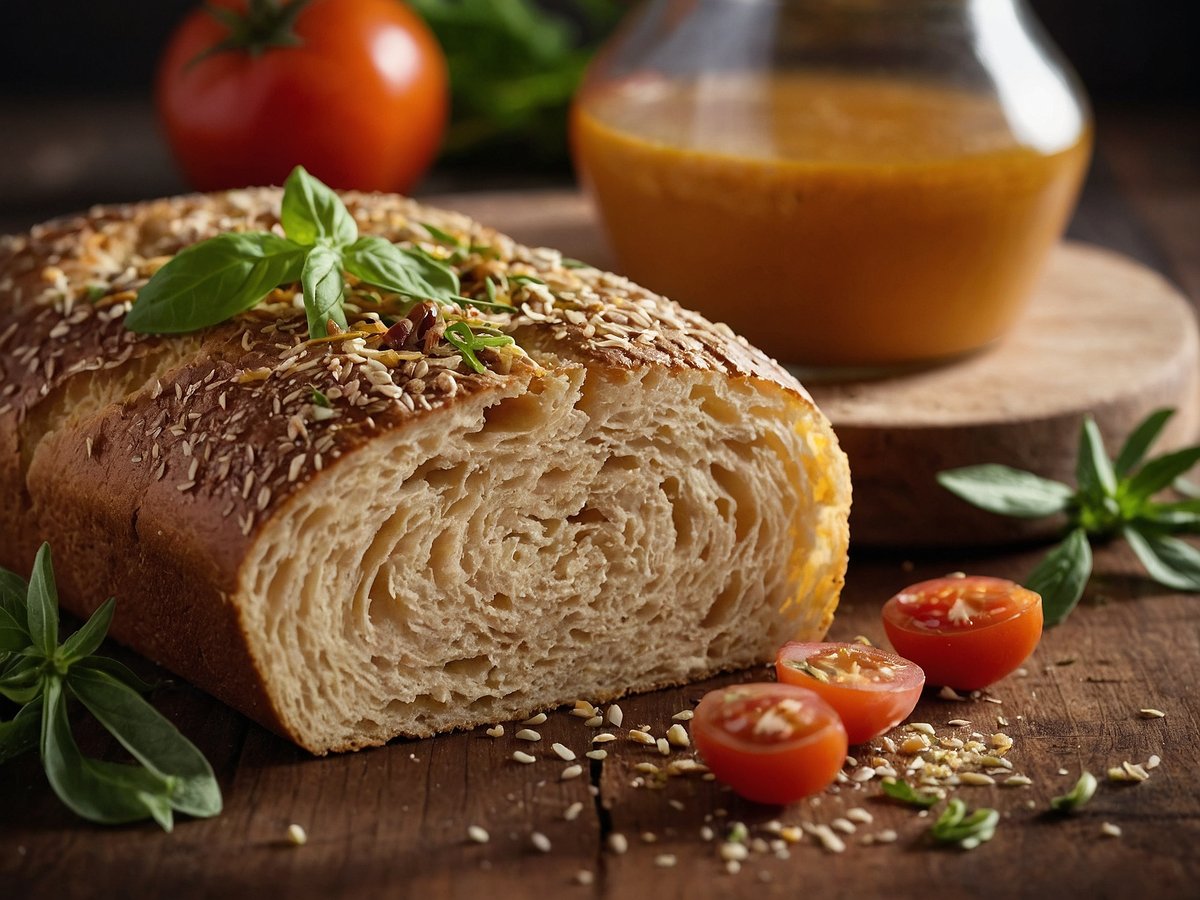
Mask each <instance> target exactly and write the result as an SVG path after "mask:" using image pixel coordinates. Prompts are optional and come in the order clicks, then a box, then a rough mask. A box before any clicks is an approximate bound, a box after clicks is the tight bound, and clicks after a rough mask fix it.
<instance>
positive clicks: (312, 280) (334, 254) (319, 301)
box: [300, 247, 346, 338]
mask: <svg viewBox="0 0 1200 900" xmlns="http://www.w3.org/2000/svg"><path fill="white" fill-rule="evenodd" d="M300 283H301V285H303V288H304V311H305V312H306V313H307V314H308V334H309V337H314V338H323V337H325V336H327V335H328V334H329V322H330V320H331V319H332V320H333V322H334V323H336V324H337V325H338V327H339V328H342V329H345V327H346V311H345V310H344V309H342V298H343V297H344V296H345V292H346V279H345V278H343V277H342V256H341V254H340V253H338V251H336V250H331V249H329V248H328V247H313V248H312V249H311V250H310V251H308V256H307V257H306V258H305V260H304V271H303V272H302V273H301V274H300Z"/></svg>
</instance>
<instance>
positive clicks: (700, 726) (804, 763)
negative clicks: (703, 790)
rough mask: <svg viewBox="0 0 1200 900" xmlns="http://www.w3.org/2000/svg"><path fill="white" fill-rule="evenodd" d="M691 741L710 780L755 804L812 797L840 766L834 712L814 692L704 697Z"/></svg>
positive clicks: (841, 732) (742, 687) (752, 689)
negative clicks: (729, 788)
mask: <svg viewBox="0 0 1200 900" xmlns="http://www.w3.org/2000/svg"><path fill="white" fill-rule="evenodd" d="M692 740H693V742H694V743H695V745H696V749H697V750H699V751H700V753H701V755H702V756H703V757H704V761H705V763H707V765H708V767H709V768H710V769H711V770H712V772H713V774H714V775H715V776H716V777H717V780H719V781H722V782H724V783H725V784H727V785H729V786H730V787H731V788H733V789H734V790H735V791H736V792H737V793H739V794H741V795H742V796H743V797H745V798H746V799H747V800H754V801H756V802H758V803H778V804H784V803H792V802H794V801H796V800H799V799H801V798H802V797H807V796H809V795H810V794H815V793H816V792H817V791H820V790H823V789H824V788H825V787H827V786H828V785H829V784H830V783H831V782H832V781H833V779H834V778H835V777H836V775H837V773H838V770H840V769H841V767H842V763H844V762H845V761H846V747H847V742H846V729H845V728H844V727H843V726H842V721H841V719H839V718H838V714H837V713H836V712H835V711H834V709H833V707H831V706H830V705H829V704H828V703H826V702H825V701H824V700H822V699H821V698H820V697H819V696H817V695H816V694H815V693H814V692H812V691H810V690H807V689H805V688H801V687H796V686H795V685H791V684H765V683H763V684H739V685H733V686H731V687H726V688H720V689H718V690H715V691H710V692H709V693H707V694H705V695H704V699H703V700H701V701H700V705H699V706H697V707H696V715H695V718H694V719H693V720H692Z"/></svg>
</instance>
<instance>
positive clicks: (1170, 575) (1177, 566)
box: [1123, 526, 1200, 591]
mask: <svg viewBox="0 0 1200 900" xmlns="http://www.w3.org/2000/svg"><path fill="white" fill-rule="evenodd" d="M1123 534H1124V535H1125V540H1127V541H1129V546H1130V547H1132V548H1133V552H1134V553H1136V554H1137V558H1138V559H1140V560H1141V561H1142V565H1143V566H1145V567H1146V571H1147V572H1148V573H1149V574H1150V577H1151V578H1153V579H1154V580H1155V581H1157V582H1158V583H1159V584H1161V585H1165V586H1166V587H1169V588H1175V589H1176V590H1179V591H1200V550H1197V549H1196V548H1195V547H1193V546H1192V545H1191V544H1188V543H1185V542H1183V541H1181V540H1180V539H1179V538H1175V537H1171V536H1170V535H1165V534H1156V533H1154V532H1153V531H1150V530H1149V529H1142V528H1136V527H1132V526H1130V527H1127V528H1125V530H1124V531H1123Z"/></svg>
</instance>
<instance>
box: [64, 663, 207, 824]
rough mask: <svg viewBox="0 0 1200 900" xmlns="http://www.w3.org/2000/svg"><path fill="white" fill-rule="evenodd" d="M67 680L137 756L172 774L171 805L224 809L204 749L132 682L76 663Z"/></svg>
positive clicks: (195, 811) (201, 812) (199, 811)
mask: <svg viewBox="0 0 1200 900" xmlns="http://www.w3.org/2000/svg"><path fill="white" fill-rule="evenodd" d="M67 684H68V686H69V687H70V688H71V692H72V693H73V694H75V696H76V697H78V698H79V699H80V700H81V701H82V702H83V705H84V706H86V707H87V708H88V710H89V711H90V712H91V714H92V715H94V716H95V717H96V718H97V719H98V720H99V722H100V724H101V725H103V726H104V727H105V728H106V729H108V731H109V732H110V733H111V734H112V735H113V736H114V737H115V738H116V739H117V740H118V741H120V742H121V745H122V746H123V747H124V748H125V749H126V750H128V751H129V752H130V753H131V754H132V755H133V757H134V758H135V759H136V760H137V761H138V762H140V763H141V764H142V765H143V766H145V767H146V768H147V769H149V770H150V771H151V772H154V773H155V774H156V775H158V776H160V777H161V778H164V779H166V778H170V779H173V784H174V789H173V790H172V792H171V794H170V800H171V806H173V807H174V808H175V809H177V810H179V811H180V812H185V813H188V814H190V815H193V816H215V815H216V814H217V813H219V812H220V811H221V790H220V788H219V787H218V786H217V780H216V778H215V776H214V775H213V770H212V767H211V766H210V765H209V764H208V760H206V759H205V758H204V754H202V753H201V752H200V751H199V750H198V749H197V748H196V746H195V745H194V744H193V743H192V742H191V741H189V740H188V739H187V738H186V737H184V736H183V735H182V734H180V732H179V730H178V729H177V728H176V727H175V726H174V725H172V724H171V723H170V722H169V721H168V720H167V719H166V718H164V717H163V716H162V714H160V713H159V712H158V710H156V709H155V708H154V707H153V706H151V705H150V704H149V703H147V702H146V701H145V700H143V699H142V698H141V697H140V696H138V694H137V693H136V692H135V691H134V690H133V689H132V688H130V687H128V686H127V685H124V684H122V683H121V682H119V681H117V680H116V679H115V678H113V677H112V676H110V675H108V674H106V673H104V672H99V671H96V670H94V669H93V670H88V669H72V670H71V671H70V672H69V673H68V674H67Z"/></svg>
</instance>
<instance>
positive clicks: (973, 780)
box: [958, 772, 996, 785]
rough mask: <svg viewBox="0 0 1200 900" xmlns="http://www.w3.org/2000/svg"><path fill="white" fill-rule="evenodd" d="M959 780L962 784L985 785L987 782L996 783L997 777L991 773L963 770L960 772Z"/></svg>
mask: <svg viewBox="0 0 1200 900" xmlns="http://www.w3.org/2000/svg"><path fill="white" fill-rule="evenodd" d="M958 780H959V781H960V782H961V783H962V784H971V785H985V784H995V783H996V779H995V778H993V777H992V776H991V775H984V774H983V773H982V772H961V773H959V776H958Z"/></svg>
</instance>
